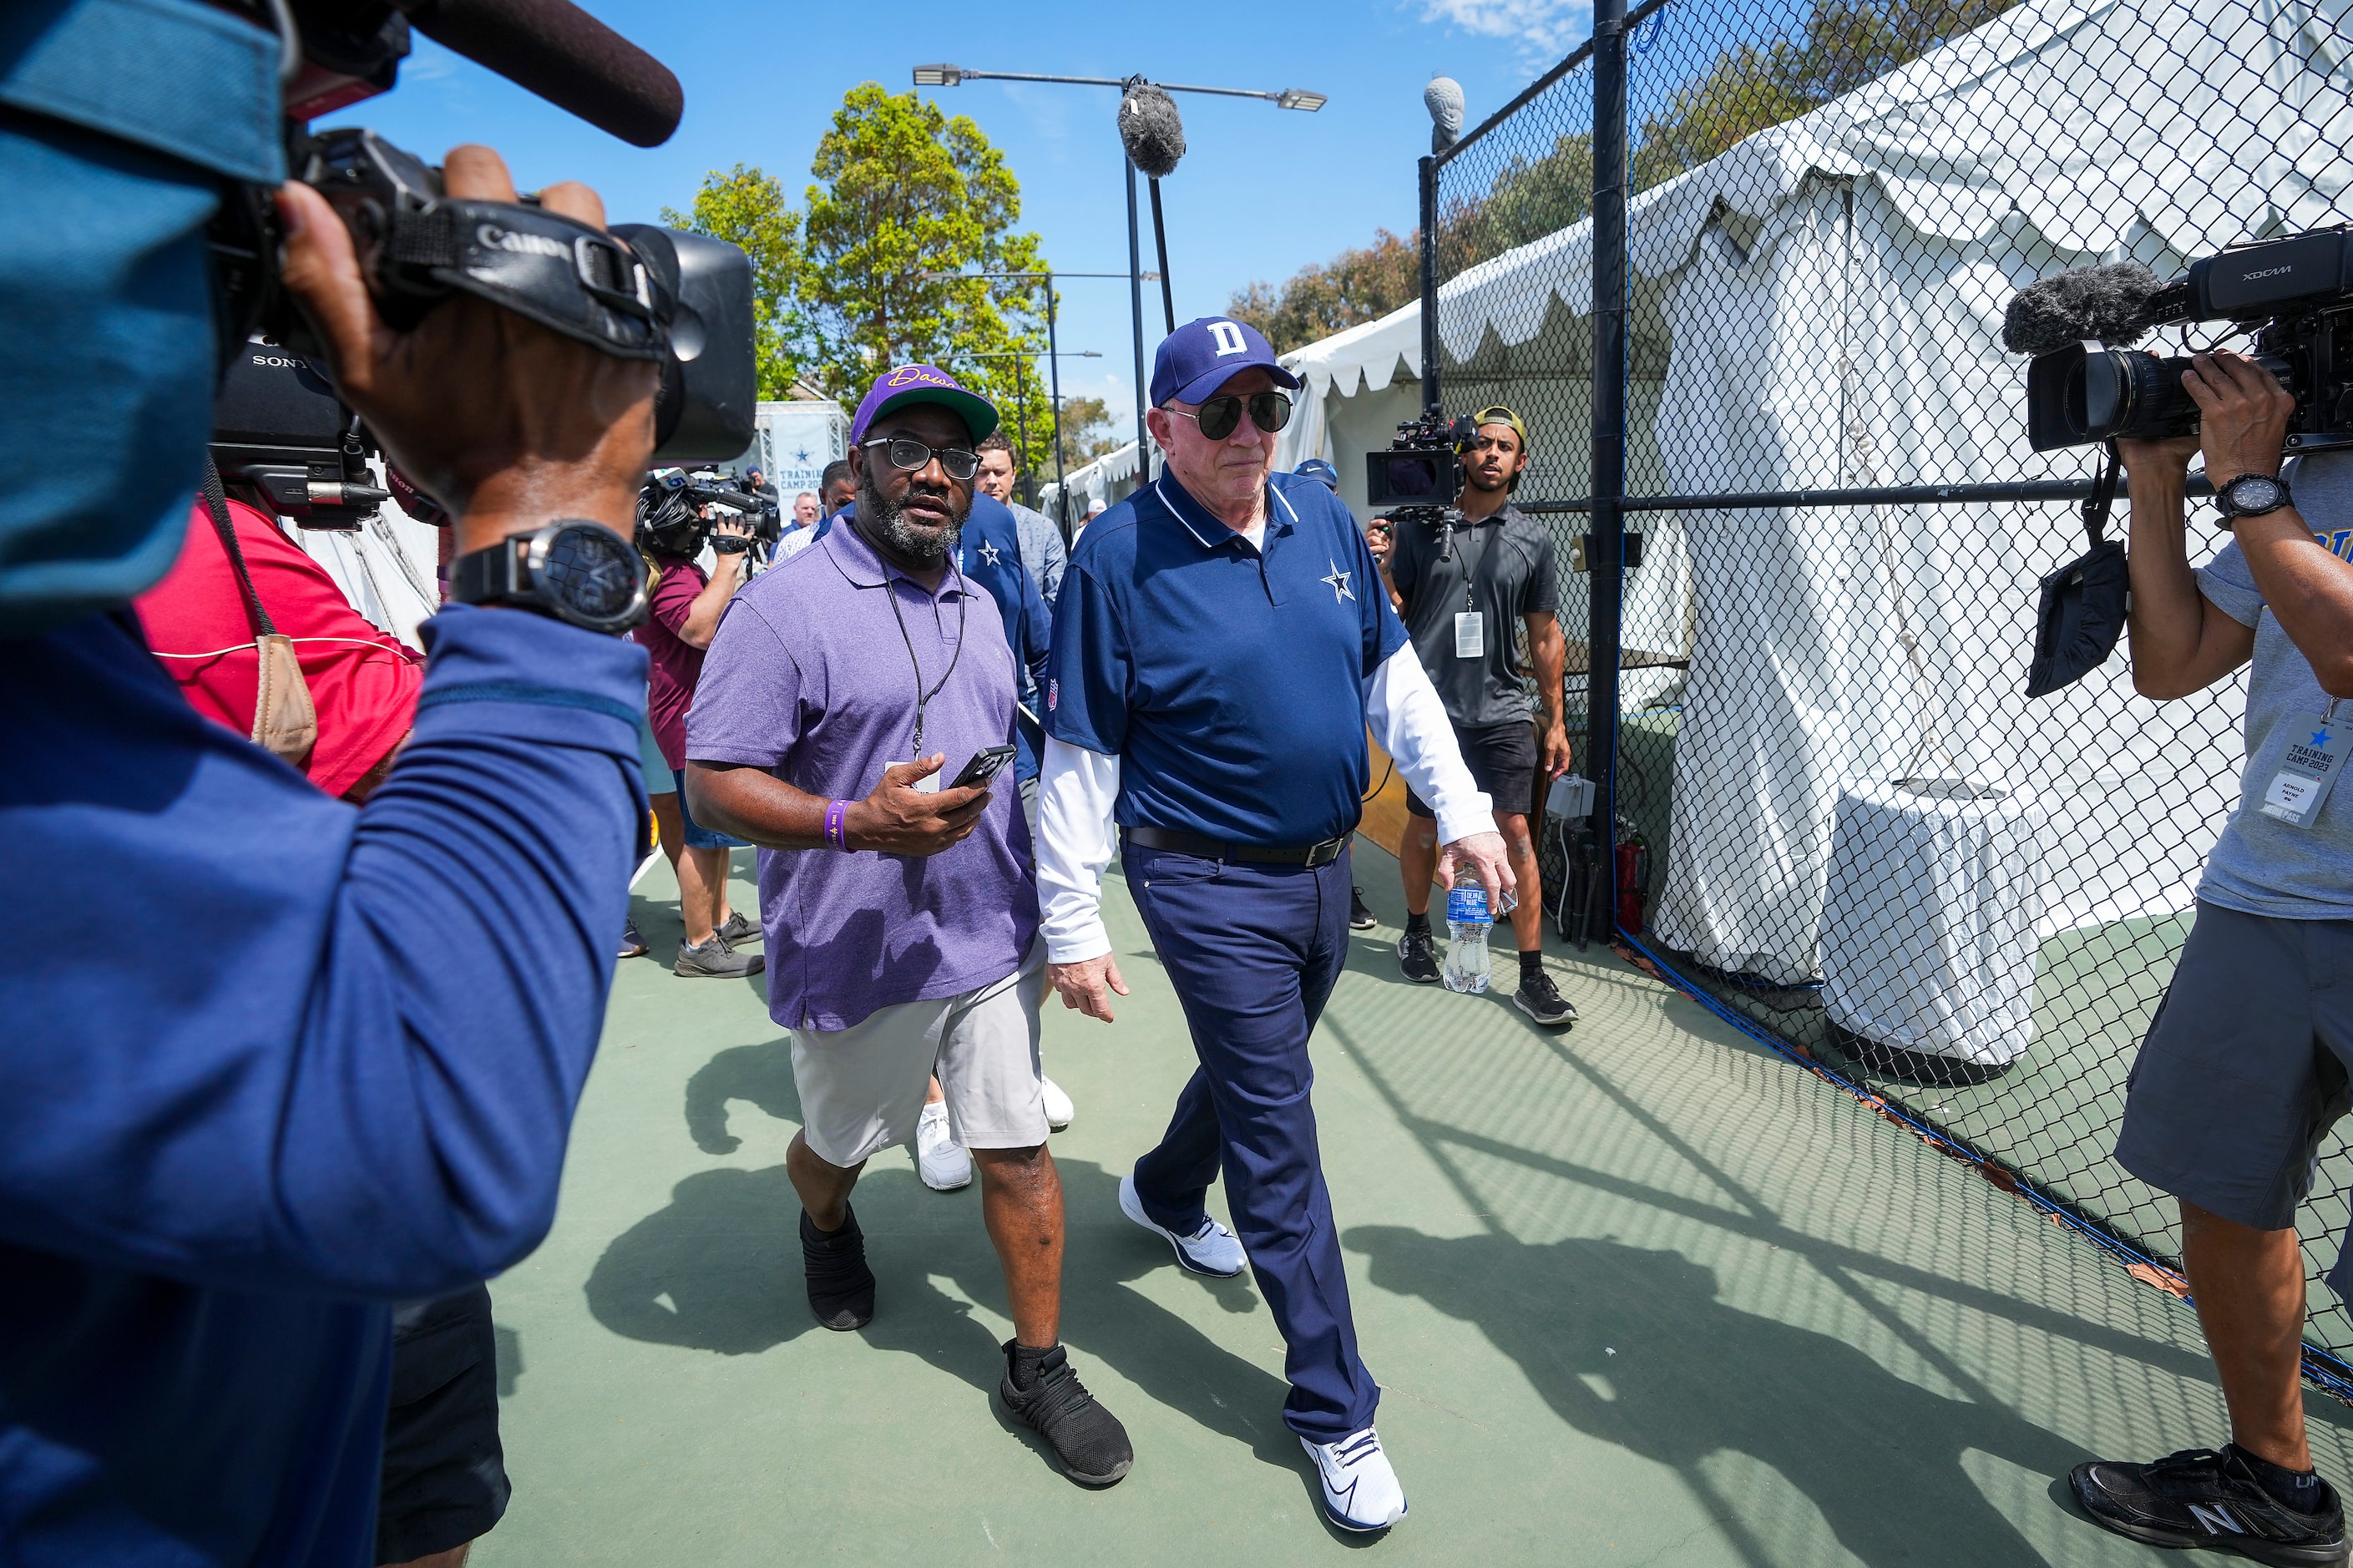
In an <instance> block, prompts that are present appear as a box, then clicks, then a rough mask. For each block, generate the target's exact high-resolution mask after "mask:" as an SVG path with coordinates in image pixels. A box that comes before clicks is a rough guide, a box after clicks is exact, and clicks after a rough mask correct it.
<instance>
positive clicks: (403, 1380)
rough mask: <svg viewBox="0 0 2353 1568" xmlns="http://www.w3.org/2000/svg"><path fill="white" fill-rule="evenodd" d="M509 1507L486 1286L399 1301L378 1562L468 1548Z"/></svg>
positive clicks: (403, 1560)
mask: <svg viewBox="0 0 2353 1568" xmlns="http://www.w3.org/2000/svg"><path fill="white" fill-rule="evenodd" d="M506 1511H507V1468H506V1455H505V1453H504V1451H503V1450H501V1448H500V1447H499V1369H498V1347H497V1341H496V1338H495V1336H494V1334H493V1332H492V1330H491V1293H490V1291H489V1289H487V1288H485V1287H483V1286H480V1285H477V1286H475V1287H474V1288H473V1289H470V1290H460V1291H459V1292H458V1293H457V1294H456V1295H454V1296H444V1297H441V1298H440V1299H439V1300H432V1301H413V1302H410V1303H409V1304H408V1305H406V1306H404V1307H397V1308H395V1309H394V1310H393V1315H392V1408H391V1409H390V1410H389V1411H388V1412H386V1414H385V1426H384V1482H383V1486H382V1489H381V1490H380V1491H379V1493H378V1495H377V1502H376V1521H375V1560H376V1561H377V1562H378V1563H406V1562H409V1561H410V1560H412V1559H414V1558H418V1557H430V1556H431V1555H432V1554H433V1553H435V1552H447V1551H448V1550H449V1549H450V1548H451V1547H454V1546H463V1545H464V1544H465V1543H466V1542H469V1541H472V1540H474V1539H476V1538H477V1537H480V1536H483V1535H487V1534H489V1533H490V1531H491V1526H492V1525H495V1524H496V1523H498V1521H499V1520H500V1517H501V1515H503V1514H504V1513H505V1512H506Z"/></svg>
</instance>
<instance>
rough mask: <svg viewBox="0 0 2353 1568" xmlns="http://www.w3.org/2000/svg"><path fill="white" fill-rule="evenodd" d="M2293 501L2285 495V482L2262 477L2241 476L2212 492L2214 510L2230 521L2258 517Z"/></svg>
mask: <svg viewBox="0 0 2353 1568" xmlns="http://www.w3.org/2000/svg"><path fill="white" fill-rule="evenodd" d="M2294 499H2295V498H2294V497H2292V496H2290V495H2289V494H2288V490H2287V481H2286V480H2285V479H2272V478H2269V477H2267V476H2265V475H2263V474H2241V475H2240V476H2239V477H2238V478H2237V479H2232V481H2231V482H2230V483H2229V484H2226V485H2222V486H2220V487H2218V488H2217V489H2215V491H2214V510H2216V511H2219V512H2221V514H2222V521H2224V522H2230V521H2232V520H2234V519H2237V518H2242V517H2261V516H2263V513H2265V512H2267V511H2277V510H2279V509H2280V508H2282V507H2284V506H2285V505H2287V504H2288V503H2289V501H2291V500H2294Z"/></svg>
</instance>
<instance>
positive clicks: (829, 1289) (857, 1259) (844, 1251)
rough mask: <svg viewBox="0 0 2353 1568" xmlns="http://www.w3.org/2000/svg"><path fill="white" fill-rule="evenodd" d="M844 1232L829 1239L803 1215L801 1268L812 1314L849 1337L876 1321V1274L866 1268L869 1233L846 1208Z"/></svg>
mask: <svg viewBox="0 0 2353 1568" xmlns="http://www.w3.org/2000/svg"><path fill="white" fill-rule="evenodd" d="M841 1212H842V1216H843V1217H842V1221H841V1228H840V1229H839V1230H837V1231H834V1232H833V1233H832V1234H830V1235H828V1234H827V1233H826V1232H824V1231H821V1230H819V1229H818V1227H817V1222H816V1221H815V1220H813V1219H811V1218H809V1216H808V1210H807V1209H803V1210H802V1211H801V1267H802V1268H804V1269H806V1270H807V1274H808V1300H809V1310H811V1311H813V1312H815V1313H816V1314H817V1321H818V1322H820V1323H823V1324H824V1325H825V1326H826V1327H827V1328H828V1329H835V1330H839V1331H841V1332H843V1333H848V1332H849V1331H850V1330H852V1329H862V1328H864V1327H865V1326H866V1325H867V1324H869V1323H871V1322H872V1321H874V1270H872V1269H871V1268H867V1267H866V1233H865V1232H864V1231H861V1230H860V1229H859V1228H858V1215H856V1214H855V1213H854V1212H852V1211H851V1209H850V1207H849V1205H847V1204H844V1205H842V1211H841Z"/></svg>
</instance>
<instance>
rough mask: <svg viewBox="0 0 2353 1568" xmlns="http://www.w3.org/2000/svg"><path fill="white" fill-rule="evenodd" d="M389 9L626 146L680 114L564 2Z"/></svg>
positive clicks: (459, 0)
mask: <svg viewBox="0 0 2353 1568" xmlns="http://www.w3.org/2000/svg"><path fill="white" fill-rule="evenodd" d="M396 5H398V6H399V9H400V11H401V13H402V14H403V15H404V16H406V17H407V18H408V20H409V23H410V25H412V26H415V27H416V29H417V31H418V32H420V33H423V34H424V35H425V36H426V37H428V38H431V39H433V40H434V41H436V42H437V43H440V44H444V45H447V46H448V47H449V48H451V49H453V50H455V51H456V52H457V53H459V54H461V55H463V56H465V57H466V58H468V59H470V60H472V61H473V62H474V63H475V64H477V65H481V66H487V67H489V68H491V70H494V71H496V72H498V73H499V74H500V75H501V76H502V77H504V78H506V79H508V80H509V81H511V82H513V83H514V84H515V85H516V86H517V87H521V88H524V89H528V90H529V91H531V92H533V93H536V94H537V95H538V96H540V97H541V98H543V99H545V100H547V101H548V102H550V103H553V104H554V105H555V106H556V107H557V108H559V109H563V110H568V111H569V112H571V113H573V114H576V115H578V116H579V117H580V118H581V119H583V120H585V121H588V123H589V124H591V125H594V126H596V128H597V129H598V130H600V131H607V132H611V133H612V134H614V135H615V136H617V137H619V138H620V139H621V140H622V141H624V142H628V143H630V144H631V145H632V146H637V147H658V146H659V145H660V144H661V143H662V142H667V141H669V140H670V132H673V131H675V130H677V129H678V121H679V117H680V116H681V114H683V113H684V112H685V110H686V95H685V92H684V91H683V90H682V89H681V88H680V87H679V85H678V78H676V77H674V76H672V75H671V74H670V68H668V67H666V66H664V65H663V64H662V63H661V62H660V61H659V60H657V59H655V58H653V57H652V56H651V55H649V54H647V53H646V52H645V51H644V50H643V49H640V48H638V47H637V46H636V45H635V44H633V43H631V42H629V41H628V39H627V38H624V37H621V36H620V35H619V34H618V33H616V32H615V31H613V30H612V29H611V28H610V27H607V26H605V24H604V23H602V22H599V21H598V20H596V17H594V16H590V15H588V13H587V12H586V11H583V10H582V9H580V7H578V6H577V5H573V4H571V0H396ZM1179 151H1182V144H1181V142H1180V144H1179Z"/></svg>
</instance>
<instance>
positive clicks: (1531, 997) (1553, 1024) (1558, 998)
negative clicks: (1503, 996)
mask: <svg viewBox="0 0 2353 1568" xmlns="http://www.w3.org/2000/svg"><path fill="white" fill-rule="evenodd" d="M1512 1005H1513V1006H1514V1007H1517V1008H1518V1009H1519V1010H1520V1011H1521V1012H1523V1013H1525V1014H1526V1015H1527V1016H1529V1017H1531V1018H1534V1019H1535V1021H1536V1022H1537V1023H1539V1024H1542V1025H1543V1026H1545V1027H1546V1028H1547V1029H1566V1028H1567V1027H1568V1026H1570V1025H1571V1024H1574V1023H1576V1022H1577V1007H1576V1005H1575V1004H1573V1003H1572V1002H1570V1001H1569V999H1568V998H1567V997H1566V996H1563V995H1562V994H1560V987H1559V986H1557V985H1555V984H1553V983H1552V976H1551V975H1549V974H1547V973H1545V972H1544V971H1543V970H1541V969H1539V970H1537V971H1536V972H1535V974H1533V975H1524V976H1522V977H1521V980H1520V988H1519V989H1518V990H1517V991H1514V992H1513V993H1512Z"/></svg>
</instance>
